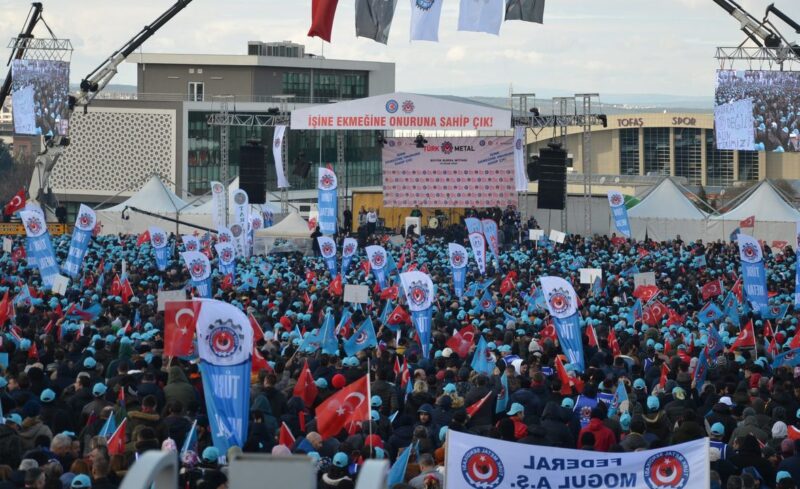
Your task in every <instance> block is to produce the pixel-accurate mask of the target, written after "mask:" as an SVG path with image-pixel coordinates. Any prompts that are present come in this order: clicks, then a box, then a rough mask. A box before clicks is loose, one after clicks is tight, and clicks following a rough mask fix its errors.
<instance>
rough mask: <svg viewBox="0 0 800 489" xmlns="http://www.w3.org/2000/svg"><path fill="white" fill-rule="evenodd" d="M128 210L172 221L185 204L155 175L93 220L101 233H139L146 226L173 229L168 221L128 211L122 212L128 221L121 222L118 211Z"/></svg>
mask: <svg viewBox="0 0 800 489" xmlns="http://www.w3.org/2000/svg"><path fill="white" fill-rule="evenodd" d="M129 207H135V208H136V209H140V210H143V211H146V212H150V213H153V214H158V215H159V216H164V217H168V218H171V219H176V218H177V216H178V215H179V214H180V213H181V212H182V211H183V210H185V209H186V208H187V207H189V204H187V203H186V202H184V201H183V200H182V199H181V198H180V197H178V196H177V195H176V194H175V192H173V191H172V190H171V189H170V188H169V187H167V185H166V184H165V183H164V182H163V181H162V180H161V178H159V177H158V175H153V176H151V177H150V180H148V181H147V183H145V184H144V186H142V188H141V189H139V191H138V192H136V193H135V194H134V195H133V196H131V197H130V198H129V199H127V200H126V201H124V202H122V203H121V204H117V205H115V206H113V207H109V208H108V209H103V210H100V211H98V212H97V219H98V220H99V221H100V223H101V224H102V233H103V234H117V233H142V232H144V231H145V230H146V229H147V228H148V227H150V226H158V227H160V228H162V229H164V230H165V231H168V232H169V231H172V230H174V229H173V228H174V226H173V224H172V223H170V222H169V221H166V220H163V219H159V218H158V217H155V216H148V215H146V214H141V213H138V212H135V211H128V212H127V213H126V214H127V217H128V219H123V218H122V211H124V210H125V208H129Z"/></svg>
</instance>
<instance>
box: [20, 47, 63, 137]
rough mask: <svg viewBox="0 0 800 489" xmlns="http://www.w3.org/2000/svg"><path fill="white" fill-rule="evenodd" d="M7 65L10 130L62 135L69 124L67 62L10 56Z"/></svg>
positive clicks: (33, 133) (23, 132)
mask: <svg viewBox="0 0 800 489" xmlns="http://www.w3.org/2000/svg"><path fill="white" fill-rule="evenodd" d="M11 69H12V85H11V90H12V95H11V104H12V111H13V117H14V132H16V133H17V134H31V135H44V136H55V135H62V136H65V135H66V134H67V130H68V127H69V120H68V114H69V108H68V105H67V104H68V97H69V63H67V62H65V61H47V60H35V59H20V60H14V62H13V64H12V67H11Z"/></svg>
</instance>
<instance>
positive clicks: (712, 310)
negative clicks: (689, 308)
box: [697, 302, 724, 324]
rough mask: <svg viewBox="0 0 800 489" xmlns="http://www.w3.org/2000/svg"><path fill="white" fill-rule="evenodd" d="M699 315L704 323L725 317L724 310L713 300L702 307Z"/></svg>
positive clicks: (699, 318)
mask: <svg viewBox="0 0 800 489" xmlns="http://www.w3.org/2000/svg"><path fill="white" fill-rule="evenodd" d="M697 315H698V317H697V319H698V320H699V321H700V322H701V323H703V324H708V323H710V322H711V321H716V320H718V319H721V318H722V317H724V314H722V310H721V309H720V308H719V306H717V305H716V304H715V303H713V302H709V303H708V304H706V307H704V308H703V309H701V310H700V312H699V313H697Z"/></svg>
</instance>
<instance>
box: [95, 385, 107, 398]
mask: <svg viewBox="0 0 800 489" xmlns="http://www.w3.org/2000/svg"><path fill="white" fill-rule="evenodd" d="M107 390H108V387H106V385H105V384H104V383H102V382H98V383H96V384H95V385H94V387H92V394H93V395H94V397H100V396H102V395H105V393H106V391H107Z"/></svg>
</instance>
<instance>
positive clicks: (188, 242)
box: [181, 234, 200, 251]
mask: <svg viewBox="0 0 800 489" xmlns="http://www.w3.org/2000/svg"><path fill="white" fill-rule="evenodd" d="M181 240H182V241H183V251H200V240H199V239H198V238H197V236H192V235H191V234H184V235H183V236H181Z"/></svg>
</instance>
